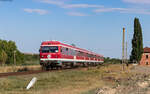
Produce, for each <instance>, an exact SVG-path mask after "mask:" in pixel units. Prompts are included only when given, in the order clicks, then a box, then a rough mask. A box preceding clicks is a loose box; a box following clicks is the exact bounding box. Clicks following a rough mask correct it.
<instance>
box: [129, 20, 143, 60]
mask: <svg viewBox="0 0 150 94" xmlns="http://www.w3.org/2000/svg"><path fill="white" fill-rule="evenodd" d="M142 53H143V37H142V28H141V24H140V22H139V19H138V18H135V19H134V35H133V39H132V52H131V56H130V61H131V62H133V61H136V62H139V61H140V60H141V57H142Z"/></svg>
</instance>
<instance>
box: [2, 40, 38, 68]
mask: <svg viewBox="0 0 150 94" xmlns="http://www.w3.org/2000/svg"><path fill="white" fill-rule="evenodd" d="M15 63H16V65H37V64H39V55H38V54H36V55H30V54H23V53H21V52H20V51H19V50H18V49H17V46H16V44H15V42H13V41H6V40H0V64H1V65H4V64H6V65H13V64H15Z"/></svg>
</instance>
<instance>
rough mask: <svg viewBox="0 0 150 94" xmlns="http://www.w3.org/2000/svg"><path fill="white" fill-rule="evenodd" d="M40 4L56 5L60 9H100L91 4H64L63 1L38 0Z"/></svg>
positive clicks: (98, 6)
mask: <svg viewBox="0 0 150 94" xmlns="http://www.w3.org/2000/svg"><path fill="white" fill-rule="evenodd" d="M38 1H40V2H42V3H47V4H52V5H57V6H59V7H61V8H100V7H103V6H101V5H92V4H66V3H65V2H64V1H63V0H38Z"/></svg>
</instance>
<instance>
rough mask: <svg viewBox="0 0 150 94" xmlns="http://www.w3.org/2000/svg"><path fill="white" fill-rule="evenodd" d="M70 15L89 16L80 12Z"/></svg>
mask: <svg viewBox="0 0 150 94" xmlns="http://www.w3.org/2000/svg"><path fill="white" fill-rule="evenodd" d="M68 15H70V16H88V15H86V14H84V13H80V12H69V13H68Z"/></svg>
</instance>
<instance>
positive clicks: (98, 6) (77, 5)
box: [63, 4, 103, 8]
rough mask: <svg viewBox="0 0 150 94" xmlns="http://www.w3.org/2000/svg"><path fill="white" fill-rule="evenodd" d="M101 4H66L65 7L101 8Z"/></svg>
mask: <svg viewBox="0 0 150 94" xmlns="http://www.w3.org/2000/svg"><path fill="white" fill-rule="evenodd" d="M100 7H103V6H101V5H89V4H66V5H64V6H63V8H100Z"/></svg>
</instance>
